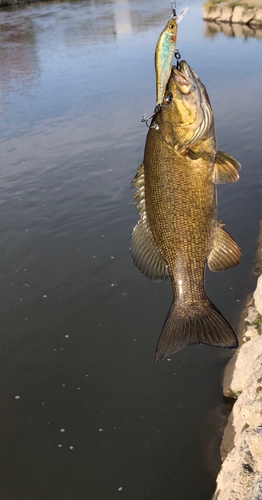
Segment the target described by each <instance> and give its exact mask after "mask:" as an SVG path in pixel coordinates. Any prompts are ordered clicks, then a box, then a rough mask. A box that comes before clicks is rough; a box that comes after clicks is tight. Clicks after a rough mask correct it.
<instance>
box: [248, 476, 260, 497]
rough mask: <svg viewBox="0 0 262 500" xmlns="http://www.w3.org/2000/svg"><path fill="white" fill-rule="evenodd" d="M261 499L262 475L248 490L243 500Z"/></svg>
mask: <svg viewBox="0 0 262 500" xmlns="http://www.w3.org/2000/svg"><path fill="white" fill-rule="evenodd" d="M261 498H262V475H260V476H259V478H258V479H257V480H256V482H255V483H254V484H253V486H252V487H251V488H250V489H249V490H248V492H247V494H246V495H245V498H244V500H261Z"/></svg>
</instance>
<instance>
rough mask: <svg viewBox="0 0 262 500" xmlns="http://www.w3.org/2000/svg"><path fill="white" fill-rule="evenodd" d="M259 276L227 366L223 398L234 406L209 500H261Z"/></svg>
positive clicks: (261, 314)
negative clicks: (240, 335)
mask: <svg viewBox="0 0 262 500" xmlns="http://www.w3.org/2000/svg"><path fill="white" fill-rule="evenodd" d="M261 328H262V276H260V277H259V278H258V281H257V288H256V290H255V293H254V297H253V300H252V303H251V305H250V306H249V308H248V314H247V317H246V319H245V328H244V335H243V339H242V340H241V342H242V343H241V345H240V347H239V348H238V349H237V351H236V352H235V354H234V356H233V357H232V358H231V360H230V362H229V363H228V365H227V367H226V370H225V374H224V380H223V392H224V395H225V397H229V398H235V399H236V402H235V404H234V406H233V410H232V412H231V414H230V416H229V419H228V423H227V426H226V429H225V432H224V437H223V441H222V445H221V457H222V461H223V463H222V467H221V470H220V473H219V475H218V477H217V488H216V491H215V493H214V496H213V499H212V500H261V499H262V335H261Z"/></svg>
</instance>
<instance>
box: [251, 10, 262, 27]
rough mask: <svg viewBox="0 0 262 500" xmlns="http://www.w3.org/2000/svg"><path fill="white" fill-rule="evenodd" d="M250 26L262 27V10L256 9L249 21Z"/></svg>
mask: <svg viewBox="0 0 262 500" xmlns="http://www.w3.org/2000/svg"><path fill="white" fill-rule="evenodd" d="M250 24H257V25H258V26H259V25H262V9H257V11H256V13H255V16H254V17H253V19H252V20H251V21H250Z"/></svg>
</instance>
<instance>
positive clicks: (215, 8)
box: [203, 2, 262, 26]
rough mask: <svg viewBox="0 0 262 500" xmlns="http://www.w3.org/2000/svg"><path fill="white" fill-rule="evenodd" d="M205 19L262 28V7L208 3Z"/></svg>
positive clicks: (204, 14) (205, 9)
mask: <svg viewBox="0 0 262 500" xmlns="http://www.w3.org/2000/svg"><path fill="white" fill-rule="evenodd" d="M203 10H204V13H203V19H204V20H205V21H215V22H221V23H238V24H250V25H253V26H262V5H261V6H259V4H258V5H257V6H248V5H247V4H245V5H234V3H232V4H229V3H225V2H223V3H215V4H214V3H206V4H205V5H204V6H203Z"/></svg>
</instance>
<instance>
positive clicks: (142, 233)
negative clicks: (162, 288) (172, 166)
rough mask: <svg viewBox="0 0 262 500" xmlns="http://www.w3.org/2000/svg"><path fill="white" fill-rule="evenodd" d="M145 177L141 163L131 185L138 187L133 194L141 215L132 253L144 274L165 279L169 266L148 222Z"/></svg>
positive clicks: (155, 278) (157, 278)
mask: <svg viewBox="0 0 262 500" xmlns="http://www.w3.org/2000/svg"><path fill="white" fill-rule="evenodd" d="M144 178H145V177H144V164H143V163H141V165H139V167H138V169H137V173H136V176H135V178H134V180H133V182H132V184H131V187H135V188H136V192H135V194H134V195H133V196H134V200H135V204H136V206H137V208H138V213H139V214H140V215H141V217H140V219H139V221H138V224H137V225H136V226H135V228H134V229H133V233H132V237H131V242H130V253H131V256H132V259H133V261H134V264H135V265H136V267H137V268H138V270H139V271H140V272H141V273H142V274H144V276H146V277H147V278H148V279H151V280H153V281H164V280H165V279H166V278H167V277H168V266H167V264H166V262H165V260H164V259H163V257H162V255H161V253H160V252H159V250H158V247H157V245H156V243H155V240H154V236H153V234H152V231H151V228H150V226H149V223H148V218H147V214H146V203H145V183H144Z"/></svg>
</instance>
